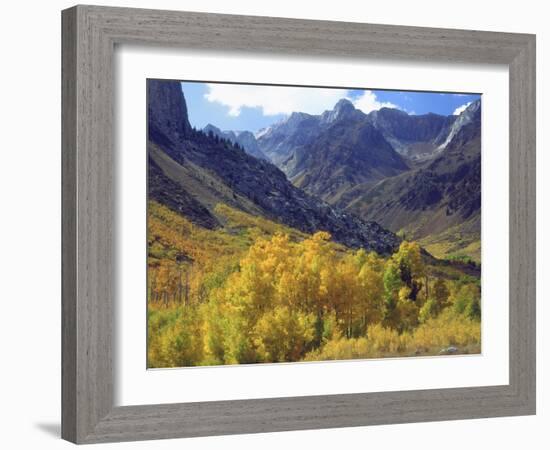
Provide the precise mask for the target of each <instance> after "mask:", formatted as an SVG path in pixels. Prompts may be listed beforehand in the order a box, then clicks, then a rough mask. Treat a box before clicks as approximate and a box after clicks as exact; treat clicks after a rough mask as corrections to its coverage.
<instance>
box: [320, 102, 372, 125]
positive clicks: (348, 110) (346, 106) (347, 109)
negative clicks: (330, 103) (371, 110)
mask: <svg viewBox="0 0 550 450" xmlns="http://www.w3.org/2000/svg"><path fill="white" fill-rule="evenodd" d="M357 113H359V114H361V115H362V114H363V113H361V112H360V111H359V110H357V109H355V106H353V103H352V102H351V101H350V100H348V99H347V98H342V99H340V100H338V102H337V103H336V105H334V108H333V109H332V110H331V111H325V112H324V113H323V114H321V120H322V121H323V122H325V123H332V122H334V121H336V120H340V119H342V118H344V117H350V116H351V115H353V114H357Z"/></svg>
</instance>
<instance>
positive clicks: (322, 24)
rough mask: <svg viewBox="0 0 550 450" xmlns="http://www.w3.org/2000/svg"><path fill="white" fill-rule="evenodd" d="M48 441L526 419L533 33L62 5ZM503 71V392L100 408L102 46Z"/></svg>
mask: <svg viewBox="0 0 550 450" xmlns="http://www.w3.org/2000/svg"><path fill="white" fill-rule="evenodd" d="M62 31H63V44H62V53H63V57H62V81H63V88H62V103H63V112H62V122H63V127H62V128H63V130H62V131H63V132H62V147H63V149H62V150H63V156H62V173H63V181H62V192H63V194H62V195H63V199H62V204H63V218H62V224H63V246H62V257H63V264H62V267H63V280H62V286H63V287H62V328H63V329H62V361H63V364H62V365H63V367H62V373H63V375H62V407H63V413H62V437H63V438H65V439H67V440H70V441H73V442H76V443H94V442H107V441H127V440H140V439H159V438H176V437H189V436H208V435H221V434H235V433H258V432H271V431H284V430H301V429H316V428H334V427H349V426H361V425H372V424H388V423H402V422H413V421H416V422H420V421H433V420H451V419H467V418H480V417H493V416H511V415H526V414H534V413H535V389H536V388H535V36H533V35H528V34H510V33H493V32H484V31H465V30H450V29H435V28H418V27H405V26H388V25H370V24H359V23H342V22H328V21H307V20H295V19H281V18H269V17H246V16H233V15H219V14H202V13H189V12H173V11H155V10H142V9H126V8H109V7H97V6H76V7H73V8H70V9H67V10H65V11H63V13H62ZM120 43H132V44H135V43H139V44H152V45H159V46H163V47H167V46H171V47H174V46H175V47H182V48H190V49H205V50H212V49H214V50H227V51H239V52H250V51H254V52H263V53H265V54H268V55H269V54H273V55H275V54H278V55H281V54H282V55H305V56H307V55H316V56H322V57H328V58H342V57H346V58H366V57H371V58H372V57H374V58H391V59H407V60H416V61H434V62H446V61H447V62H466V63H485V64H506V65H507V66H508V67H509V76H510V280H509V283H510V342H509V346H510V380H509V384H508V385H503V386H489V387H474V388H453V389H433V390H422V391H406V392H384V393H363V394H346V395H325V396H310V397H287V398H277V399H262V400H238V401H217V402H202V403H180V404H169V405H139V406H120V407H114V405H113V368H112V354H113V353H112V342H113V311H114V309H113V301H114V298H113V296H114V288H113V285H114V273H115V272H114V269H115V267H114V262H113V252H112V247H113V239H114V236H113V215H114V211H113V208H114V194H113V186H114V182H113V159H114V154H113V152H114V151H115V148H114V144H113V98H114V96H113V52H114V46H115V44H120Z"/></svg>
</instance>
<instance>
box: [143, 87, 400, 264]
mask: <svg viewBox="0 0 550 450" xmlns="http://www.w3.org/2000/svg"><path fill="white" fill-rule="evenodd" d="M148 89H149V99H150V101H149V108H148V111H149V119H148V123H149V141H148V154H149V157H150V158H151V160H152V161H153V165H154V164H156V166H157V167H158V168H159V169H160V170H161V171H162V173H163V174H164V178H163V177H160V176H153V177H150V178H149V195H151V196H153V195H154V196H155V197H154V198H155V199H156V200H158V201H159V202H161V203H163V200H162V199H163V198H164V199H166V198H177V195H173V194H172V191H173V189H174V186H177V190H178V193H179V195H180V196H182V194H181V191H185V192H186V194H187V197H189V198H192V199H193V200H194V201H196V202H198V203H199V204H200V205H201V206H202V207H204V208H205V209H206V210H208V212H209V214H210V215H211V216H213V217H214V218H215V219H216V220H219V218H218V217H216V206H217V204H219V203H222V204H228V205H229V206H231V207H233V208H237V209H240V210H242V211H245V212H249V213H253V214H259V215H262V216H263V217H265V218H267V219H269V220H273V221H276V222H279V223H282V224H284V225H287V226H290V227H293V228H296V229H298V230H300V231H302V232H306V233H313V232H315V231H320V230H323V231H328V232H329V233H331V235H332V237H333V239H334V240H335V241H336V242H339V243H342V244H344V245H347V246H349V247H352V248H359V247H362V248H365V249H367V250H374V251H376V252H378V253H383V254H387V253H390V252H392V251H394V250H395V249H396V247H397V246H398V245H399V238H397V236H395V235H394V234H393V233H391V232H389V231H387V230H385V229H383V228H382V227H380V225H378V224H377V223H375V222H373V221H363V220H360V219H358V218H357V217H355V216H354V215H352V214H349V213H346V212H343V211H341V210H338V209H336V208H333V207H331V206H329V205H328V204H326V203H324V202H322V201H321V200H318V199H316V198H314V197H311V196H310V195H308V194H306V193H305V192H303V191H302V190H300V189H298V188H297V187H295V186H294V185H293V184H292V183H290V182H289V181H288V180H287V178H286V176H285V174H284V173H283V172H282V171H280V170H279V169H278V168H277V167H276V166H274V165H273V164H271V163H269V162H267V161H264V160H260V159H257V158H254V157H252V156H250V155H248V154H247V153H246V152H244V151H243V150H240V149H238V148H236V147H235V146H233V145H229V144H228V143H227V142H224V141H223V140H220V139H214V138H212V137H210V136H208V135H207V134H205V133H203V132H201V131H195V130H193V129H192V128H191V127H190V126H189V122H188V119H187V115H186V107H185V99H184V96H183V93H182V92H181V88H180V84H179V83H178V82H168V81H156V80H149V82H148ZM155 95H159V96H160V97H161V98H164V99H168V101H167V104H168V105H169V106H168V107H167V106H166V105H164V104H161V103H162V102H159V101H157V100H156V99H155V98H154V96H155ZM174 117H177V118H178V123H176V124H175V123H174ZM180 121H182V122H183V123H179V122H180ZM155 170H156V169H155ZM152 173H153V174H154V172H152ZM162 179H169V180H171V183H169V182H165V183H164V186H160V185H159V180H162ZM159 191H162V193H163V195H159V193H158V192H159ZM187 197H186V199H187ZM188 203H189V202H181V203H178V204H176V205H174V204H168V203H167V202H166V201H165V200H164V204H165V205H166V206H168V207H170V208H171V209H173V210H176V211H179V212H180V213H182V214H183V215H185V216H186V217H188V218H190V220H193V214H196V213H193V214H190V215H189V214H188V212H187V210H186V209H187V208H188V206H187V204H188ZM193 206H196V205H195V204H194V203H193ZM194 209H195V210H197V211H198V209H197V208H194ZM200 211H203V210H200ZM203 212H204V211H203ZM199 219H200V220H202V221H204V220H208V219H206V216H205V215H203V214H201V216H200V217H199ZM213 226H215V223H214V222H213Z"/></svg>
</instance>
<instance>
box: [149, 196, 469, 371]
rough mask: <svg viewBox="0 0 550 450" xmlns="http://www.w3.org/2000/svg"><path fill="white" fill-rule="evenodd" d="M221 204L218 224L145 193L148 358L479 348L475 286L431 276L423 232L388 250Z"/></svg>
mask: <svg viewBox="0 0 550 450" xmlns="http://www.w3.org/2000/svg"><path fill="white" fill-rule="evenodd" d="M215 212H216V214H217V216H218V219H219V220H220V222H221V223H223V227H222V228H220V229H216V230H208V229H204V228H201V227H198V226H196V225H193V224H192V223H191V222H189V221H188V220H187V219H185V218H184V217H181V216H179V215H178V214H176V213H174V212H172V211H170V210H169V209H168V208H165V207H164V206H161V205H159V204H157V203H155V202H151V203H150V204H149V215H148V231H149V233H148V337H149V338H148V366H149V367H177V366H192V365H210V364H242V363H258V362H279V361H301V360H308V361H311V360H324V359H353V358H371V357H386V356H400V355H414V354H437V353H439V352H440V351H441V350H442V349H443V348H445V347H448V346H457V347H459V351H460V352H470V351H471V352H474V351H479V347H480V322H479V315H480V310H479V295H480V291H479V286H478V285H477V284H476V283H475V282H474V281H475V280H474V281H471V280H466V281H461V282H458V281H452V282H451V281H443V280H440V279H434V278H432V280H431V281H428V275H429V268H427V267H426V266H425V264H424V262H423V260H422V254H421V249H420V246H419V245H418V244H417V243H414V242H403V243H402V244H401V246H400V248H399V250H398V251H397V252H396V253H395V254H394V255H393V256H391V257H390V258H382V257H380V256H379V255H376V254H375V253H366V252H365V251H364V250H362V249H360V250H352V249H347V248H345V247H343V246H341V245H339V244H336V243H334V242H333V241H331V236H330V234H329V233H327V232H323V231H320V232H317V233H315V234H313V235H306V234H304V233H301V232H299V231H296V230H293V229H291V228H288V227H285V226H283V225H280V224H277V223H275V222H271V221H269V220H266V219H263V218H261V217H256V216H252V215H249V214H246V213H244V212H242V211H237V210H234V209H232V208H229V207H228V206H226V205H218V206H217V207H216V209H215ZM424 284H425V285H426V286H425V287H424ZM430 286H431V288H430V295H431V296H433V298H430V299H428V300H427V301H426V303H425V304H424V306H422V304H423V302H424V299H422V301H421V299H420V297H421V296H420V295H419V293H420V292H427V291H428V289H427V287H430ZM426 297H427V295H426ZM420 322H422V323H421V324H420V325H419V323H420Z"/></svg>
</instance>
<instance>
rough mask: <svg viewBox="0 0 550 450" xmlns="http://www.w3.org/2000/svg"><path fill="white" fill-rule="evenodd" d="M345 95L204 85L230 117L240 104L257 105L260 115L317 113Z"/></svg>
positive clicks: (237, 112)
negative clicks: (224, 107) (260, 111)
mask: <svg viewBox="0 0 550 450" xmlns="http://www.w3.org/2000/svg"><path fill="white" fill-rule="evenodd" d="M346 94H347V91H344V90H342V89H312V88H302V87H278V86H254V85H242V84H240V85H236V84H208V93H207V94H205V98H206V99H207V100H208V101H210V102H217V103H220V104H222V105H224V106H227V107H228V108H229V115H231V116H235V117H236V116H238V115H240V113H241V109H242V108H244V107H249V108H260V109H261V110H262V113H263V114H264V115H266V116H273V115H277V114H291V113H292V112H295V111H300V112H305V113H309V114H321V113H322V112H323V111H326V110H329V109H332V108H333V107H334V105H335V104H336V102H337V101H338V100H340V99H341V98H343V97H346Z"/></svg>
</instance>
